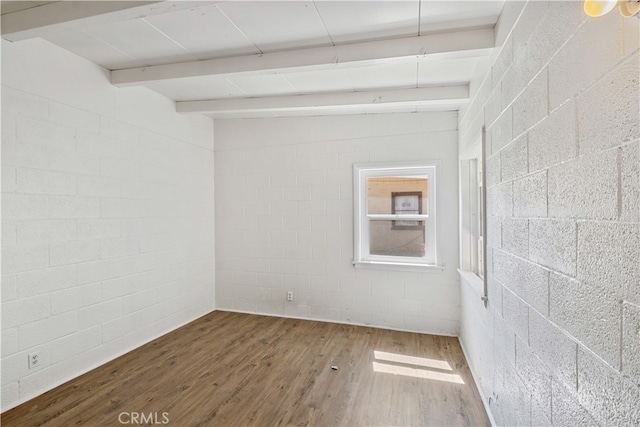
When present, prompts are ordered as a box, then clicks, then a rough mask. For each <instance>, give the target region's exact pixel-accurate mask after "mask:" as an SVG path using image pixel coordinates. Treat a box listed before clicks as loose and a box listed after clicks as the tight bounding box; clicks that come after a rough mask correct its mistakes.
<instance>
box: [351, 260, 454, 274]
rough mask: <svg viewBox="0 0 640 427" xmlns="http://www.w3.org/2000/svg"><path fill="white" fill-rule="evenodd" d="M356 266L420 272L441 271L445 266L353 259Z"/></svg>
mask: <svg viewBox="0 0 640 427" xmlns="http://www.w3.org/2000/svg"><path fill="white" fill-rule="evenodd" d="M353 266H354V267H355V268H372V269H385V270H388V269H393V270H403V271H414V272H420V273H441V272H443V271H444V266H441V265H433V264H419V263H409V262H387V261H353Z"/></svg>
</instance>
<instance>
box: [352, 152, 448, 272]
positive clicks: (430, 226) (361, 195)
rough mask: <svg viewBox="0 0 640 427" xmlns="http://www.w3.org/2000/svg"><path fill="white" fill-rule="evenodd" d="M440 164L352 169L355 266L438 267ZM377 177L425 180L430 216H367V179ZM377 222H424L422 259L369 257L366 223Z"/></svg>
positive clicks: (372, 165) (374, 165) (365, 165)
mask: <svg viewBox="0 0 640 427" xmlns="http://www.w3.org/2000/svg"><path fill="white" fill-rule="evenodd" d="M439 163H440V161H424V162H398V163H360V164H354V166H353V197H354V225H353V230H354V245H353V263H354V265H356V266H358V265H366V264H368V265H397V266H405V267H435V266H438V251H437V219H436V211H437V206H436V189H437V185H436V180H437V166H438V165H439ZM376 176H398V177H402V176H411V177H414V176H423V177H426V178H428V181H427V185H428V187H427V197H426V200H423V203H425V202H426V203H428V205H429V213H428V214H420V215H402V214H384V215H373V214H368V213H367V179H368V178H370V177H376ZM376 220H384V221H387V220H417V221H425V257H424V258H416V257H401V256H390V255H375V254H370V253H369V249H370V246H369V223H370V221H376Z"/></svg>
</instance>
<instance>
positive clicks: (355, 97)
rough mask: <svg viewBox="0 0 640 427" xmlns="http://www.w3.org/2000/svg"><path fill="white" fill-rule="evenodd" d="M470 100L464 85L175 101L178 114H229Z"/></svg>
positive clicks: (429, 103)
mask: <svg viewBox="0 0 640 427" xmlns="http://www.w3.org/2000/svg"><path fill="white" fill-rule="evenodd" d="M468 98H469V86H468V85H466V84H462V85H454V86H437V87H422V88H412V89H391V90H377V91H365V92H347V93H325V94H311V95H295V96H274V97H263V98H233V99H212V100H205V101H179V102H176V110H177V111H178V112H179V113H200V114H216V113H218V114H228V113H256V112H265V111H273V112H277V111H289V110H305V109H321V108H327V107H331V108H334V107H347V106H349V107H355V106H374V105H400V104H406V103H410V104H412V105H431V104H433V105H445V104H447V105H448V104H451V105H454V104H459V103H461V102H466V101H467V100H468Z"/></svg>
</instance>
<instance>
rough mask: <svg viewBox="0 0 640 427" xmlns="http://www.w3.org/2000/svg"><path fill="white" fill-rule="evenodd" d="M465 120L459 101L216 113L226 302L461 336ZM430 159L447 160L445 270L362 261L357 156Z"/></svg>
mask: <svg viewBox="0 0 640 427" xmlns="http://www.w3.org/2000/svg"><path fill="white" fill-rule="evenodd" d="M456 129H457V112H440V113H428V112H425V113H415V114H382V115H360V116H336V117H306V118H303V117H299V118H298V117H294V118H279V119H275V118H274V119H246V120H216V121H215V140H216V148H215V150H216V160H215V165H216V167H215V186H216V254H217V255H216V262H217V265H216V267H217V270H216V293H217V294H216V296H217V298H216V302H217V308H219V309H224V310H237V311H243V312H251V313H264V314H270V315H278V316H290V317H300V318H308V319H320V320H328V321H336V322H346V323H353V324H365V325H374V326H378V327H386V328H394V329H401V330H410V331H419V332H430V333H437V334H445V335H457V333H458V323H459V322H458V319H459V313H458V310H459V285H458V278H457V273H456V267H457V262H458V260H457V257H458V243H457V240H458V239H457V235H458V231H457V173H458V172H457V171H458V167H457V130H456ZM418 159H439V160H442V166H441V173H442V175H440V176H439V177H438V179H439V180H438V184H437V185H438V189H437V197H438V199H437V215H438V224H439V227H441V228H440V229H439V233H440V234H439V242H438V243H439V245H440V246H439V250H440V257H441V259H442V261H443V264H444V266H445V268H444V271H442V272H436V273H422V272H407V271H401V270H395V269H390V268H387V269H377V270H376V269H367V268H359V269H356V268H354V266H353V265H352V258H353V243H352V241H353V231H352V230H353V207H352V206H353V196H352V187H353V183H352V174H353V172H352V166H353V164H354V163H358V162H381V161H400V160H410V161H413V160H418ZM289 290H290V291H293V292H294V293H295V299H294V301H293V302H287V301H285V295H286V291H289Z"/></svg>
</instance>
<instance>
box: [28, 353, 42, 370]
mask: <svg viewBox="0 0 640 427" xmlns="http://www.w3.org/2000/svg"><path fill="white" fill-rule="evenodd" d="M39 364H40V352H39V351H36V352H35V353H31V354H29V369H31V368H35V367H36V366H38V365H39Z"/></svg>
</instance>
